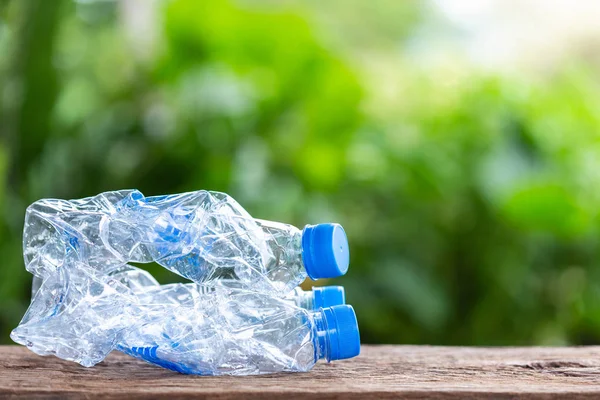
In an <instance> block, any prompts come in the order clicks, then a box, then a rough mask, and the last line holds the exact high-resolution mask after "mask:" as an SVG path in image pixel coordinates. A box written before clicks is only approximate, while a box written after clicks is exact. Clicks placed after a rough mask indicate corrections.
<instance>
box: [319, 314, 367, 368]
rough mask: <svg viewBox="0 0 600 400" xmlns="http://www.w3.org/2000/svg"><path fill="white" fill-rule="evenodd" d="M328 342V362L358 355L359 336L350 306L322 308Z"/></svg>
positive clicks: (354, 316)
mask: <svg viewBox="0 0 600 400" xmlns="http://www.w3.org/2000/svg"><path fill="white" fill-rule="evenodd" d="M323 316H324V319H325V323H326V325H327V337H328V339H329V340H328V342H329V351H328V352H327V354H328V361H333V360H343V359H345V358H352V357H356V356H357V355H359V354H360V334H359V331H358V321H357V320H356V314H355V313H354V309H353V308H352V306H350V305H339V306H333V307H326V308H323Z"/></svg>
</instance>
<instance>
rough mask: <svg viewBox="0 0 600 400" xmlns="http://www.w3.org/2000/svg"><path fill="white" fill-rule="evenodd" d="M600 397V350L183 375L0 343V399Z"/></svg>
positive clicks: (420, 357)
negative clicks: (82, 362)
mask: <svg viewBox="0 0 600 400" xmlns="http://www.w3.org/2000/svg"><path fill="white" fill-rule="evenodd" d="M13 396H27V397H33V398H82V397H85V398H106V399H117V398H119V399H135V398H142V397H147V396H152V397H160V396H164V397H169V398H170V399H177V398H194V399H202V398H218V399H229V398H236V397H240V398H245V399H252V398H257V399H258V398H286V399H295V398H303V397H308V396H311V397H315V398H343V399H344V400H346V399H367V398H407V399H425V398H427V399H465V398H467V399H468V398H494V399H503V398H506V399H509V398H510V399H512V398H527V399H551V398H559V397H563V398H564V397H567V398H570V399H596V398H600V347H575V348H468V347H430V346H363V351H362V354H361V355H360V356H359V357H357V358H355V359H352V360H347V361H338V362H335V363H331V364H319V365H318V366H317V367H315V368H314V369H313V371H312V372H309V373H302V374H279V375H263V376H253V377H199V376H185V375H180V374H177V373H174V372H171V371H167V370H164V369H161V368H158V367H154V366H151V365H149V364H146V363H144V362H141V361H138V360H135V359H133V358H130V357H128V356H125V355H122V354H119V353H115V354H111V355H110V357H108V359H107V360H106V361H105V362H103V363H101V364H98V365H97V366H95V367H93V368H84V367H81V366H79V365H77V364H75V363H71V362H67V361H62V360H59V359H58V358H55V357H40V356H38V355H36V354H34V353H32V352H30V351H28V350H27V349H26V348H24V347H17V346H0V397H2V398H6V397H13Z"/></svg>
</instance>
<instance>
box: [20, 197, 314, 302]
mask: <svg viewBox="0 0 600 400" xmlns="http://www.w3.org/2000/svg"><path fill="white" fill-rule="evenodd" d="M301 242H302V231H301V230H299V229H297V228H296V227H294V226H291V225H287V224H282V223H277V222H271V221H262V220H256V219H254V218H252V217H251V216H250V215H249V214H248V213H247V212H246V210H244V209H243V208H242V207H241V206H240V205H239V204H238V203H237V202H236V201H235V200H234V199H232V198H231V197H229V196H228V195H226V194H224V193H217V192H208V191H197V192H190V193H183V194H177V195H170V196H154V197H144V196H143V195H142V193H140V192H139V191H137V190H121V191H114V192H106V193H102V194H99V195H97V196H95V197H89V198H85V199H80V200H60V199H43V200H39V201H37V202H35V203H33V204H32V205H31V206H30V207H29V208H28V209H27V213H26V218H25V229H24V237H23V247H24V258H25V265H26V268H27V270H28V271H29V272H31V273H32V274H34V275H35V276H38V277H41V278H43V277H45V276H47V275H49V274H54V273H56V272H57V271H58V270H59V269H60V268H70V267H71V266H72V265H74V264H76V263H83V264H86V265H87V267H89V268H91V269H94V270H97V271H101V272H103V273H111V272H113V271H115V270H118V269H119V268H121V267H122V266H123V265H125V264H126V263H128V262H137V263H148V262H152V261H155V262H157V263H158V264H160V265H162V266H164V267H165V268H168V269H169V270H171V271H173V272H175V273H177V274H179V275H181V276H183V277H186V278H188V279H190V280H192V281H194V282H197V283H201V284H203V285H211V284H214V283H215V282H219V281H222V280H230V281H237V282H238V286H242V287H245V288H247V289H250V290H253V291H262V292H265V293H270V294H272V295H279V296H285V295H286V294H287V293H289V292H290V291H291V290H292V289H293V288H294V287H296V286H297V285H299V284H300V283H301V282H302V281H303V280H304V279H305V278H306V277H307V273H306V271H305V268H304V265H303V260H302V243H301Z"/></svg>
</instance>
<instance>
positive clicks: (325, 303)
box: [312, 286, 346, 310]
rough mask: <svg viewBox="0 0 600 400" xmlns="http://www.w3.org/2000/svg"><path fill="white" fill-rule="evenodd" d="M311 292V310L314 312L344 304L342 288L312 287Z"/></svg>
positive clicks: (344, 296)
mask: <svg viewBox="0 0 600 400" xmlns="http://www.w3.org/2000/svg"><path fill="white" fill-rule="evenodd" d="M312 292H313V308H314V309H315V310H318V309H319V308H323V307H331V306H339V305H340V304H346V294H345V293H344V287H343V286H317V287H313V289H312Z"/></svg>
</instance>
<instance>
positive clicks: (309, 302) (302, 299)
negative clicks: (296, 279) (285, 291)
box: [290, 287, 314, 310]
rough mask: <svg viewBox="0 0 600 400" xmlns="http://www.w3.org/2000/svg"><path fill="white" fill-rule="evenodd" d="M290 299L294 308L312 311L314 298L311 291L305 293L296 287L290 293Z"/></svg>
mask: <svg viewBox="0 0 600 400" xmlns="http://www.w3.org/2000/svg"><path fill="white" fill-rule="evenodd" d="M290 297H291V298H292V300H293V301H294V304H295V305H296V306H298V307H300V308H304V309H305V310H313V309H314V296H313V292H312V290H310V291H308V292H305V291H304V290H302V289H301V288H299V287H297V288H295V289H294V290H293V291H292V293H291V295H290Z"/></svg>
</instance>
